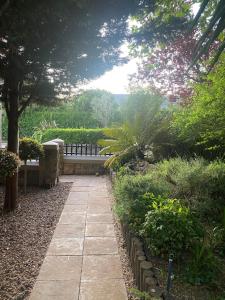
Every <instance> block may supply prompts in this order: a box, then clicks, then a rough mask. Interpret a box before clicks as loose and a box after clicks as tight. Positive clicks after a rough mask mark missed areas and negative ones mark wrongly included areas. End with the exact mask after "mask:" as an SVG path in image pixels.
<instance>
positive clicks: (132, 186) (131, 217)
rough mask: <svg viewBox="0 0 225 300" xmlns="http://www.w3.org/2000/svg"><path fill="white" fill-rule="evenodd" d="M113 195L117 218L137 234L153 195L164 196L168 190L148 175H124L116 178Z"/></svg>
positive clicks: (153, 197)
mask: <svg viewBox="0 0 225 300" xmlns="http://www.w3.org/2000/svg"><path fill="white" fill-rule="evenodd" d="M114 193H115V196H116V199H117V201H116V207H115V209H116V212H117V214H118V216H119V217H120V218H121V219H122V220H123V221H124V222H126V223H128V224H129V225H130V227H131V228H132V229H133V230H134V231H135V232H136V233H138V232H139V230H140V226H141V224H142V223H143V222H144V220H145V215H146V213H147V211H148V210H149V209H150V206H151V203H152V202H153V201H154V200H155V196H154V195H160V194H161V195H164V194H165V195H166V194H167V193H168V189H167V187H166V185H160V183H159V182H158V181H157V180H154V178H153V177H151V176H149V175H144V176H143V175H135V176H133V175H125V176H117V178H116V181H115V185H114Z"/></svg>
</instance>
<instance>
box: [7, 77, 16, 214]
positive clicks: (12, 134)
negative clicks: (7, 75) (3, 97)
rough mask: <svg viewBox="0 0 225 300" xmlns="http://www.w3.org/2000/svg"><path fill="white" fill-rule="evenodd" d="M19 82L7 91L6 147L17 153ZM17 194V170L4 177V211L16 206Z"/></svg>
mask: <svg viewBox="0 0 225 300" xmlns="http://www.w3.org/2000/svg"><path fill="white" fill-rule="evenodd" d="M18 101H19V83H18V82H15V83H13V86H12V87H11V89H10V93H9V112H8V147H7V150H8V151H11V152H13V153H16V154H18V143H19V138H18V133H19V131H18V128H19V127H18V108H19V103H18ZM17 194H18V170H17V171H16V173H15V174H14V175H13V176H11V177H6V184H5V202H4V211H12V210H14V209H15V208H16V204H17Z"/></svg>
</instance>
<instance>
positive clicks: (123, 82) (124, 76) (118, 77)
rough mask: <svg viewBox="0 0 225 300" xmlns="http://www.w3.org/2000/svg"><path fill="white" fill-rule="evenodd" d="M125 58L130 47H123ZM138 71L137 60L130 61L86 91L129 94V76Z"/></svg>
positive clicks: (91, 85)
mask: <svg viewBox="0 0 225 300" xmlns="http://www.w3.org/2000/svg"><path fill="white" fill-rule="evenodd" d="M198 9H199V3H196V4H194V5H193V7H192V10H193V13H194V14H196V13H197V11H198ZM121 50H122V53H123V55H124V56H126V55H128V52H129V51H128V45H127V44H124V45H123V46H122V47H121ZM136 71H137V59H130V61H129V62H128V63H127V64H124V65H122V66H114V67H113V69H112V70H111V71H108V72H106V73H105V74H103V75H102V76H101V77H99V78H98V79H96V80H93V81H91V82H90V83H89V84H87V85H86V86H85V87H84V88H85V89H104V90H107V91H109V92H111V93H113V94H127V93H129V90H128V85H129V75H131V74H133V73H135V72H136Z"/></svg>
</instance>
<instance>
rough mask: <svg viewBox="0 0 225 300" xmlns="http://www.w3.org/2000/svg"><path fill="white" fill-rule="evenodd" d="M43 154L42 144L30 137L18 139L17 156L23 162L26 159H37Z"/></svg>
mask: <svg viewBox="0 0 225 300" xmlns="http://www.w3.org/2000/svg"><path fill="white" fill-rule="evenodd" d="M43 155H44V150H43V146H42V145H41V144H40V143H38V142H37V141H35V140H34V139H31V138H23V139H20V143H19V156H20V159H21V160H23V161H24V162H25V163H26V161H27V160H28V159H38V158H40V157H42V156H43Z"/></svg>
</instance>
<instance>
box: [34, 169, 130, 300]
mask: <svg viewBox="0 0 225 300" xmlns="http://www.w3.org/2000/svg"><path fill="white" fill-rule="evenodd" d="M62 181H64V182H73V184H72V188H71V191H70V194H69V196H68V199H67V201H66V203H65V206H64V209H63V212H62V214H61V217H60V219H59V222H58V225H57V226H56V229H55V232H54V235H53V238H52V241H51V243H50V245H49V248H48V251H47V254H46V257H45V259H44V262H43V264H42V267H41V269H40V273H39V276H38V278H37V281H36V283H35V285H34V288H33V291H32V293H31V296H30V298H29V299H30V300H127V293H126V288H125V283H124V280H123V276H122V269H121V261H120V257H119V254H118V245H117V240H116V237H115V232H114V224H113V217H112V210H111V206H110V201H109V196H110V195H109V192H108V190H107V184H106V178H105V177H104V176H100V177H96V176H73V175H71V176H63V177H62Z"/></svg>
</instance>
